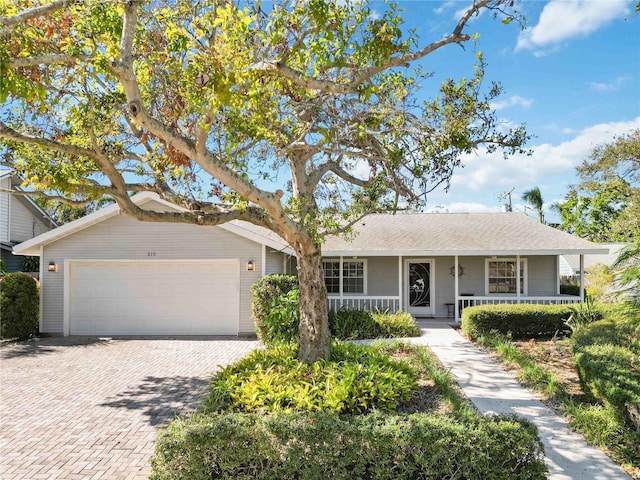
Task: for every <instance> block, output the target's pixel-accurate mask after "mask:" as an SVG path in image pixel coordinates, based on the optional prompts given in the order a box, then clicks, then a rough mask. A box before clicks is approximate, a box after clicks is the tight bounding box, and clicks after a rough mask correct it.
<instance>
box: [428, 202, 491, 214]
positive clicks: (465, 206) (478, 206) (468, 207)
mask: <svg viewBox="0 0 640 480" xmlns="http://www.w3.org/2000/svg"><path fill="white" fill-rule="evenodd" d="M499 211H500V207H496V206H488V205H485V204H483V203H476V202H453V203H443V204H439V205H436V206H434V207H430V208H428V209H427V210H426V212H427V213H487V212H499Z"/></svg>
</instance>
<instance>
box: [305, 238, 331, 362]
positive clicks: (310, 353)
mask: <svg viewBox="0 0 640 480" xmlns="http://www.w3.org/2000/svg"><path fill="white" fill-rule="evenodd" d="M297 254H298V282H299V284H300V287H299V288H300V295H299V298H300V354H299V359H300V361H302V362H305V363H313V362H315V361H317V360H320V359H323V358H327V359H328V358H329V343H330V341H331V333H330V332H329V315H328V312H327V290H326V288H325V285H324V273H323V270H322V256H321V252H320V248H319V247H316V246H314V247H312V248H304V249H301V251H299V252H297Z"/></svg>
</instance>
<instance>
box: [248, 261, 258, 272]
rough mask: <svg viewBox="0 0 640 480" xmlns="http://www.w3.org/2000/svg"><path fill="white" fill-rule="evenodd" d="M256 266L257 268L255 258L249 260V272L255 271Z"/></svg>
mask: <svg viewBox="0 0 640 480" xmlns="http://www.w3.org/2000/svg"><path fill="white" fill-rule="evenodd" d="M255 268H256V266H255V264H254V263H253V260H249V261H248V262H247V271H248V272H253V271H254V270H255Z"/></svg>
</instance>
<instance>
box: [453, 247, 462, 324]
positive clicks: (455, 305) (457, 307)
mask: <svg viewBox="0 0 640 480" xmlns="http://www.w3.org/2000/svg"><path fill="white" fill-rule="evenodd" d="M453 271H454V275H453V279H454V280H453V284H454V287H453V292H454V296H453V308H454V311H455V317H456V322H460V302H458V295H460V293H459V292H458V290H459V286H458V255H456V256H454V257H453Z"/></svg>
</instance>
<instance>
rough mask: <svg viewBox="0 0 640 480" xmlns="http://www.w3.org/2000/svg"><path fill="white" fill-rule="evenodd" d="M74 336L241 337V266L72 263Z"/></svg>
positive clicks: (219, 262) (70, 310) (71, 329)
mask: <svg viewBox="0 0 640 480" xmlns="http://www.w3.org/2000/svg"><path fill="white" fill-rule="evenodd" d="M67 274H68V275H69V283H68V289H69V290H68V294H69V296H68V321H69V333H70V334H71V335H237V333H238V317H239V277H240V269H239V263H238V261H237V260H215V261H202V260H199V261H193V262H163V261H148V262H140V261H138V262H135V261H132V262H129V261H126V262H117V261H100V262H97V261H92V262H70V263H69V272H67Z"/></svg>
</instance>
